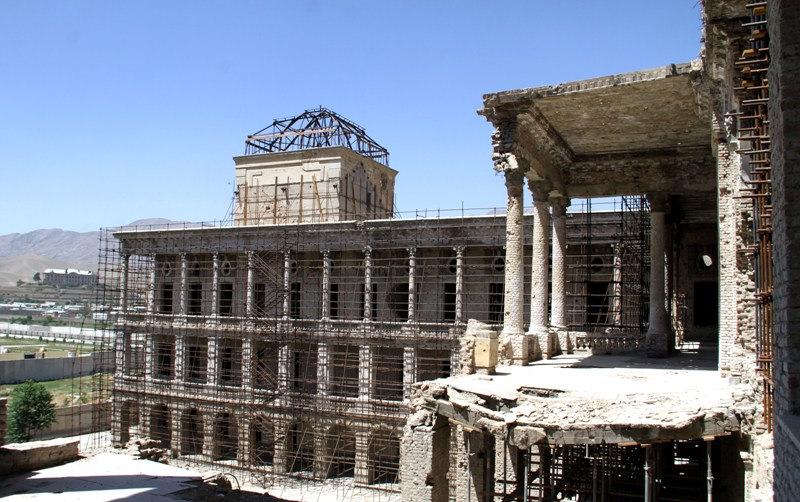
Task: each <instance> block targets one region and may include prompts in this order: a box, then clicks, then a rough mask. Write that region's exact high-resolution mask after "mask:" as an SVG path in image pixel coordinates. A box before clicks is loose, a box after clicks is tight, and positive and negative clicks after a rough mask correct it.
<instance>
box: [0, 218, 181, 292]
mask: <svg viewBox="0 0 800 502" xmlns="http://www.w3.org/2000/svg"><path fill="white" fill-rule="evenodd" d="M165 223H171V220H167V219H164V218H148V219H144V220H136V221H134V222H131V223H129V224H128V225H126V226H136V225H160V224H165ZM99 247H100V232H99V231H93V232H73V231H71V230H63V229H60V228H47V229H39V230H33V231H31V232H26V233H13V234H6V235H0V286H13V285H15V284H16V283H17V280H23V281H26V282H31V281H32V280H33V274H35V273H36V272H42V271H43V270H44V269H46V268H79V269H83V270H92V271H97V262H98V256H99Z"/></svg>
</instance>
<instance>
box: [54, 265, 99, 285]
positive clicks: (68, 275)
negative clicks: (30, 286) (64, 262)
mask: <svg viewBox="0 0 800 502" xmlns="http://www.w3.org/2000/svg"><path fill="white" fill-rule="evenodd" d="M42 284H45V285H47V286H58V287H59V288H77V287H81V286H87V287H90V288H93V287H95V286H96V285H97V274H95V273H94V272H92V271H90V270H78V269H76V268H48V269H47V270H45V271H44V272H43V273H42Z"/></svg>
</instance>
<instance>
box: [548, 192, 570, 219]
mask: <svg viewBox="0 0 800 502" xmlns="http://www.w3.org/2000/svg"><path fill="white" fill-rule="evenodd" d="M550 206H551V207H552V208H553V216H556V217H560V216H565V215H566V214H567V208H568V207H569V206H570V200H569V197H562V196H558V197H550Z"/></svg>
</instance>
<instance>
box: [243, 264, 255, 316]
mask: <svg viewBox="0 0 800 502" xmlns="http://www.w3.org/2000/svg"><path fill="white" fill-rule="evenodd" d="M254 262H255V253H254V252H253V251H248V252H247V289H246V293H245V316H246V317H247V318H248V319H252V318H253V315H254V314H255V311H254V309H253V306H254V303H253V301H254V292H255V263H254Z"/></svg>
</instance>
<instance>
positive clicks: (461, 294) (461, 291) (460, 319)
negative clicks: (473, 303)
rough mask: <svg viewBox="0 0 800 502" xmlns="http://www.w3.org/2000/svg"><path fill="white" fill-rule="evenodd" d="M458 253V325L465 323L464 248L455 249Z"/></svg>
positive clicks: (457, 247) (456, 316)
mask: <svg viewBox="0 0 800 502" xmlns="http://www.w3.org/2000/svg"><path fill="white" fill-rule="evenodd" d="M453 250H455V252H456V315H455V318H456V319H455V322H456V324H462V323H463V322H464V246H456V247H454V248H453Z"/></svg>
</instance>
